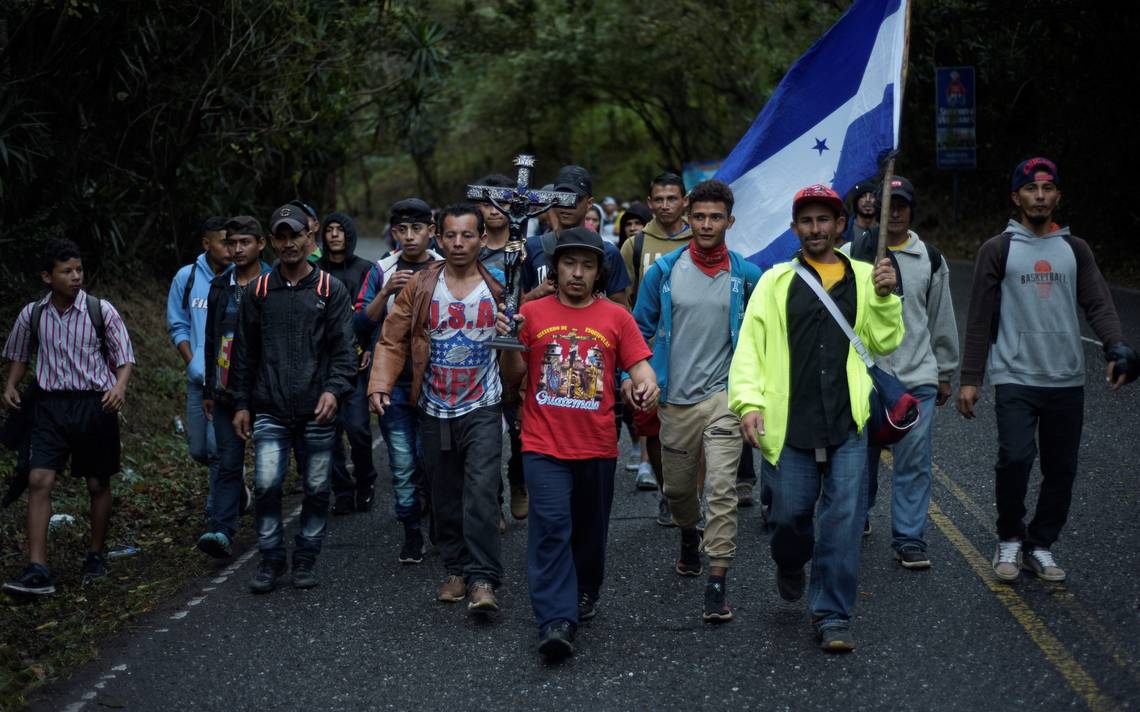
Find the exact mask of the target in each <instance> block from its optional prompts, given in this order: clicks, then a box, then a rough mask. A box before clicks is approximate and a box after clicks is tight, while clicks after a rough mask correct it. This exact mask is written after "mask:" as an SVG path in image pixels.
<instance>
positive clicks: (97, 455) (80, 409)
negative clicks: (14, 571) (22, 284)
mask: <svg viewBox="0 0 1140 712" xmlns="http://www.w3.org/2000/svg"><path fill="white" fill-rule="evenodd" d="M40 278H41V279H42V280H43V282H44V284H45V285H46V286H47V288H48V289H49V290H50V291H49V293H48V294H47V295H46V296H44V297H43V298H42V299H37V300H36V301H34V302H31V303H29V304H27V305H25V306H24V308H23V309H21V310H20V314H19V316H18V317H17V318H16V323H15V324H14V325H13V327H12V331H11V332H10V333H9V334H8V340H7V342H5V344H4V352H3V354H4V358H6V359H8V360H9V361H10V362H11V364H10V366H9V368H8V380H7V382H6V384H5V386H4V407H5V408H7V409H8V410H9V412H12V413H19V414H22V415H24V416H30V428H31V432H30V442H31V446H30V450H29V457H30V461H29V466H30V473H29V475H28V514H27V526H28V530H27V536H28V565H27V567H26V568H25V569H24V571H23V573H22V574H21V575H20V576H19V577H18V578H16V579H14V580H11V581H8V582H6V583H5V584H4V585H3V587H2V588H3V590H4V592H5V593H8V594H11V595H14V596H46V595H49V594H52V593H55V578H54V576H52V573H51V569H49V568H48V559H47V539H48V522H49V520H50V519H51V491H52V487H53V486H54V485H55V480H56V476H57V475H59V474H60V473H62V472H63V470H64V469H65V468H66V467H67V466H68V462H69V461H70V466H71V473H72V474H73V475H74V476H76V477H81V478H83V479H84V480H86V482H87V493H88V494H89V495H90V498H91V539H90V543H89V544H88V550H87V557H86V559H85V560H84V562H83V568H82V572H81V573H82V576H83V583H84V584H85V585H86V584H90V583H93V582H95V581H97V580H99V579H102V578H105V577H106V576H107V564H106V560H105V558H104V552H103V547H104V544H105V542H106V538H107V528H108V527H109V526H110V522H111V476H112V475H114V474H116V473H118V472H119V466H120V455H121V449H122V445H121V443H120V440H119V412H120V411H121V410H122V409H123V404H124V402H125V400H126V392H127V382H128V381H129V380H130V377H131V372H132V370H133V368H134V363H135V354H134V350H133V348H132V347H131V339H130V336H129V335H128V333H127V327H126V325H125V324H123V320H122V318H121V317H120V316H119V312H118V311H116V310H115V307H113V306H112V305H111V303H110V302H108V301H106V300H105V299H99V298H97V297H94V296H92V295H90V294H88V293H87V292H85V291H84V290H83V261H82V256H81V255H80V252H79V247H78V246H77V245H76V244H75V243H74V242H71V241H70V240H60V239H52V240H49V241H48V243H47V245H46V246H45V249H44V255H43V271H42V272H41V273H40ZM33 356H34V357H35V361H36V363H35V369H34V384H33V385H32V386H31V387H30V388H27V389H25V390H24V391H23V393H21V392H20V391H19V390H18V386H19V384H20V381H21V380H22V379H23V378H24V375H25V374H26V373H27V371H28V365H29V364H30V363H31V361H32V357H33ZM28 411H30V412H28Z"/></svg>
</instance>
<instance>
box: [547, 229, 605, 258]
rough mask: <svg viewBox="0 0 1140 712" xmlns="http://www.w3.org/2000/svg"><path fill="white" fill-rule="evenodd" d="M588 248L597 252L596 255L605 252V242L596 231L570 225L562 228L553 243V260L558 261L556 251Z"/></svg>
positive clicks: (599, 255)
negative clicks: (566, 228)
mask: <svg viewBox="0 0 1140 712" xmlns="http://www.w3.org/2000/svg"><path fill="white" fill-rule="evenodd" d="M570 249H575V250H590V251H591V252H596V253H598V257H601V256H603V255H605V254H606V248H605V243H604V242H602V238H601V236H600V235H598V233H596V232H594V231H593V230H591V229H589V228H585V227H572V228H570V229H569V230H563V231H562V233H561V234H560V235H559V236H558V240H557V241H556V242H555V243H554V260H555V262H557V261H558V253H559V252H561V251H562V250H570Z"/></svg>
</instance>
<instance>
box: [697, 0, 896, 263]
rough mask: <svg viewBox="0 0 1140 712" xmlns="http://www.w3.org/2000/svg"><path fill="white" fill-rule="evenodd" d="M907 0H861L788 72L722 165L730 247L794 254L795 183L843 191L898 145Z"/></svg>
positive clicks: (763, 256)
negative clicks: (732, 202)
mask: <svg viewBox="0 0 1140 712" xmlns="http://www.w3.org/2000/svg"><path fill="white" fill-rule="evenodd" d="M907 2H908V0H856V2H855V3H854V4H853V5H852V6H851V8H850V9H848V10H847V12H846V13H844V14H843V16H842V17H840V18H839V21H838V22H836V23H835V25H833V26H832V27H831V29H829V30H828V31H827V32H826V33H824V35H823V36H822V37H820V38H819V39H818V40H817V41H816V43H815V44H814V45H812V46H811V48H810V49H808V51H807V52H806V53H805V54H804V55H803V56H802V57H800V58H799V59H798V60H797V61H796V63H795V64H793V65H792V68H791V69H789V70H788V73H787V74H786V75H784V79H783V80H782V81H781V82H780V85H779V86H777V87H776V91H775V92H773V94H772V97H771V99H769V100H768V103H767V104H765V105H764V108H763V110H761V112H760V115H759V116H757V117H756V121H754V122H753V124H752V126H751V128H749V129H748V132H747V133H746V134H745V135H744V138H742V139H741V140H740V143H738V144H737V145H736V148H734V149H733V150H732V153H730V154H729V156H728V158H726V159H725V161H724V163H723V164H722V165H721V168H720V170H719V171H717V174H716V177H717V179H719V180H722V181H724V182H726V183H728V184H730V185H731V186H732V190H733V192H734V193H735V197H736V208H735V209H734V210H733V215H734V217H735V218H736V223H735V224H734V225H733V227H732V229H731V230H730V231H729V232H728V243H729V247H730V248H731V249H733V250H735V251H737V252H739V253H741V254H743V255H746V256H747V257H748V259H749V260H751V261H752V262H754V263H756V264H758V265H760V266H761V267H762V268H764V269H767V268H768V267H771V266H772V265H774V264H777V263H780V262H784V261H786V260H788V259H789V258H790V257H791V256H792V254H793V253H794V252H795V251H796V249H797V247H798V241H797V239H796V237H795V235H794V234H792V231H791V229H790V228H789V227H788V224H789V223H790V222H791V218H792V197H793V196H794V195H795V192H796V191H797V190H799V189H800V188H802V187H804V186H805V185H811V184H814V183H822V184H824V185H829V186H831V187H832V188H833V189H834V190H835V191H836V192H837V193H839V194H840V195H844V194H846V192H847V191H848V190H849V189H850V188H851V186H853V185H854V184H855V183H856V182H858V181H859V180H862V179H864V178H868V177H870V176H873V175H875V174H876V173H877V172H878V166H879V157H880V156H881V155H882V154H883V153H885V152H887V151H890V150H892V149H894V148H896V147H897V146H898V134H899V119H900V115H901V107H900V106H899V103H898V102H897V99H898V97H899V95H900V94H901V92H900V90H899V79H900V76H901V72H902V58H903V45H904V40H905V37H904V35H905V24H906V22H905V16H906V3H907Z"/></svg>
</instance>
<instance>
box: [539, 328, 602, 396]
mask: <svg viewBox="0 0 1140 712" xmlns="http://www.w3.org/2000/svg"><path fill="white" fill-rule="evenodd" d="M605 388H606V363H605V359H604V357H603V355H602V347H601V346H600V345H598V342H597V341H596V340H595V339H594V338H593V337H591V336H582V335H580V334H579V333H578V330H577V329H572V330H570V331H569V332H567V333H563V334H558V335H556V336H553V337H552V338H551V341H550V343H548V344H547V345H546V353H545V355H544V357H543V359H542V372H541V375H540V377H539V381H538V389H537V391H536V392H535V394H534V398H535V401H536V402H537V403H538V404H539V405H540V406H544V407H555V408H572V409H575V410H598V408H600V407H601V403H602V398H603V397H604V396H605Z"/></svg>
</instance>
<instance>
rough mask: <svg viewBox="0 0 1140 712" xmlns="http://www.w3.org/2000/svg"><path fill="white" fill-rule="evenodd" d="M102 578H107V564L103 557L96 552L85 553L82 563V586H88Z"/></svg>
mask: <svg viewBox="0 0 1140 712" xmlns="http://www.w3.org/2000/svg"><path fill="white" fill-rule="evenodd" d="M104 578H107V562H106V560H105V559H104V558H103V555H102V554H101V553H99V552H97V551H89V552H87V558H86V559H84V561H83V585H84V586H89V585H91V584H93V583H95V582H96V581H98V580H100V579H104Z"/></svg>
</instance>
